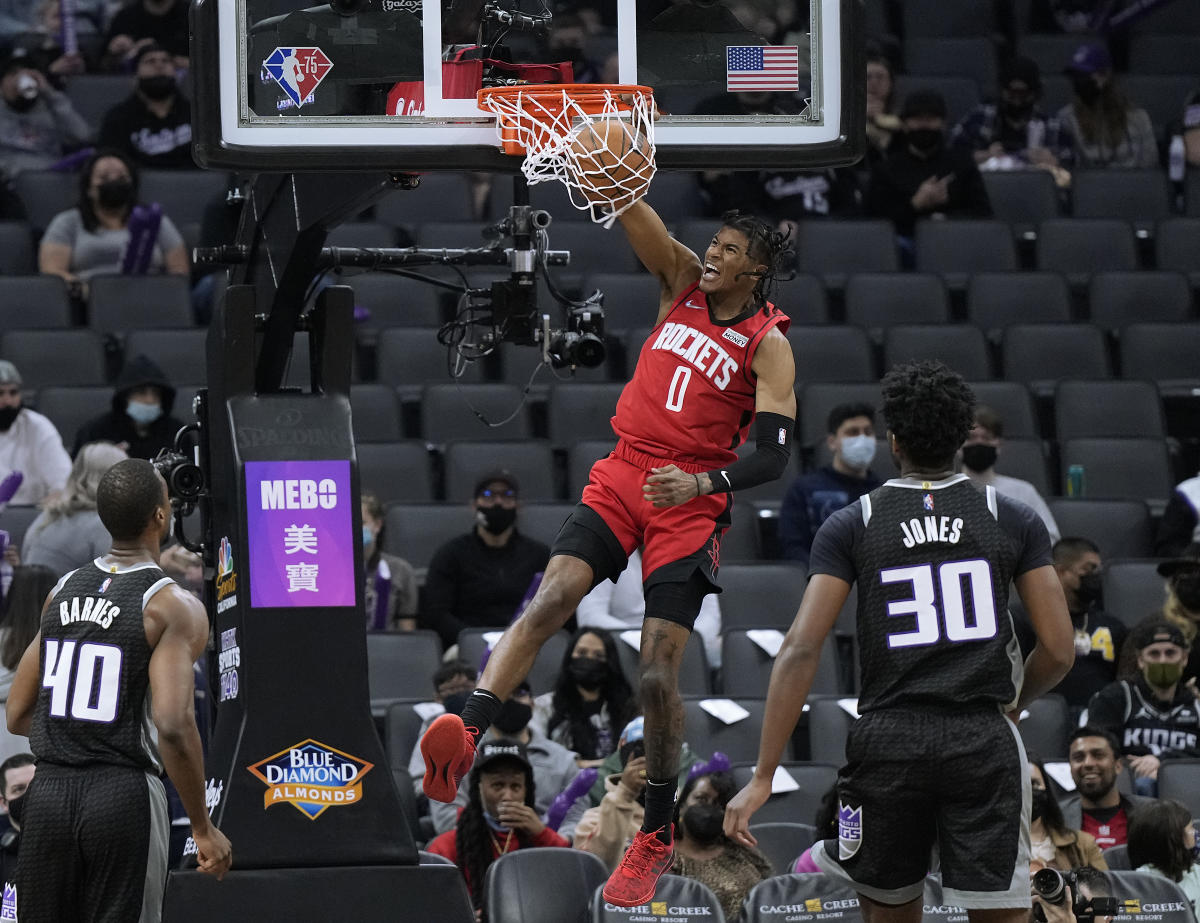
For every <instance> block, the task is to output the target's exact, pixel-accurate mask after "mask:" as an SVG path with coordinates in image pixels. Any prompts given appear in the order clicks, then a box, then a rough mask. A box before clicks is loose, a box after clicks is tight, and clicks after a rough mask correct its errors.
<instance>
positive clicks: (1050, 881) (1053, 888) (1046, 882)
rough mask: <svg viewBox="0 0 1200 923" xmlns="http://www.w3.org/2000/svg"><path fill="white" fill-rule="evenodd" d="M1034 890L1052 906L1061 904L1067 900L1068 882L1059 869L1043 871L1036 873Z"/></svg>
mask: <svg viewBox="0 0 1200 923" xmlns="http://www.w3.org/2000/svg"><path fill="white" fill-rule="evenodd" d="M1033 890H1034V891H1036V892H1037V893H1038V896H1039V897H1040V898H1041V899H1042V900H1044V901H1048V902H1049V903H1051V904H1061V903H1063V902H1064V901H1065V900H1066V899H1067V889H1066V882H1065V881H1064V880H1063V876H1062V873H1061V872H1059V871H1058V869H1050V868H1046V869H1041V870H1040V871H1038V872H1035V873H1034V876H1033Z"/></svg>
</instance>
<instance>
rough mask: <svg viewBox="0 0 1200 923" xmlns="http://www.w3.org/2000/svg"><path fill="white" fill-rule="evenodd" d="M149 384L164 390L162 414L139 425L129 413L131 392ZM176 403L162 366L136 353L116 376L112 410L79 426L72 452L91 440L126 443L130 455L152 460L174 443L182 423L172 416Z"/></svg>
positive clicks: (173, 392)
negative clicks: (127, 406) (145, 423)
mask: <svg viewBox="0 0 1200 923" xmlns="http://www.w3.org/2000/svg"><path fill="white" fill-rule="evenodd" d="M146 385H154V386H155V387H156V388H158V389H159V391H160V392H161V393H162V408H163V412H162V416H160V417H159V418H158V419H157V420H155V421H154V422H153V423H151V424H150V425H149V426H147V427H144V428H140V427H138V426H137V424H135V423H134V422H133V419H132V418H131V417H130V416H129V414H128V413H127V412H126V410H125V408H126V405H127V404H128V403H129V394H130V392H131V391H134V390H136V389H138V388H141V387H144V386H146ZM174 404H175V388H174V387H173V386H172V385H171V383H170V382H169V381H168V380H167V376H166V375H164V374H163V371H162V369H160V368H159V367H158V366H157V365H155V364H154V362H153V361H151V360H150V359H148V358H147V357H146V356H136V357H135V358H133V359H130V360H129V361H128V362H126V363H125V367H124V368H123V369H121V374H120V375H119V376H118V377H117V386H116V390H115V391H114V392H113V399H112V410H110V411H109V412H108V413H105V414H101V415H100V416H98V417H95V418H94V419H92V420H89V421H88V422H87V423H85V424H83V426H81V427H80V428H79V433H78V434H77V435H76V437H75V448H74V449H73V450H72V452H71V454H72V455H77V454H78V453H79V450H80V449H81V448H82V447H83V446H85V445H86V444H87V443H89V442H112V443H115V444H116V445H122V444H124V448H125V451H126V452H128V453H129V457H130V458H145V459H152V458H154V456H156V455H157V454H158V453H159V450H160V449H169V448H171V447H172V446H174V444H175V434H176V433H177V432H179V429H180V427H182V426H183V423H182V422H181V421H180V420H178V419H176V418H175V417H173V416H171V408H172V407H173V406H174Z"/></svg>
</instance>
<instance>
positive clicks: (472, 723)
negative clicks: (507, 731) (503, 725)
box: [460, 689, 504, 746]
mask: <svg viewBox="0 0 1200 923" xmlns="http://www.w3.org/2000/svg"><path fill="white" fill-rule="evenodd" d="M503 704H504V703H503V702H501V701H500V700H499V699H498V698H496V696H495V695H493V694H492V693H490V692H488V691H487V690H486V689H476V690H475V691H474V692H472V693H471V696H470V698H468V699H467V704H466V705H464V706H463V710H462V714H461V715H460V717H461V718H462V722H463V726H464V727H466V729H467V733H468V734H470V735H471V742H472V743H473V744H475V746H479V738H480V737H482V736H483V735H484V733H485V732H486V731H487V729H488V728H490V727H491V726H492V722H493V721H494V720H495V719H496V715H497V714H499V712H500V706H501V705H503Z"/></svg>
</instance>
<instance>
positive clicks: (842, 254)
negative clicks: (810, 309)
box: [796, 220, 900, 289]
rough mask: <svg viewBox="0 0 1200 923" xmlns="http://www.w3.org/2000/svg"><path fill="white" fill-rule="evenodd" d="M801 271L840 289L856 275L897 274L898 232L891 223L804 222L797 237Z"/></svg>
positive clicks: (872, 221) (871, 221)
mask: <svg viewBox="0 0 1200 923" xmlns="http://www.w3.org/2000/svg"><path fill="white" fill-rule="evenodd" d="M796 254H797V256H798V258H799V263H800V271H801V272H809V273H814V274H816V275H818V276H820V277H821V278H822V279H824V280H825V284H826V285H827V286H829V287H830V288H837V289H840V288H842V287H843V286H844V285H845V284H846V277H847V275H849V274H850V273H856V272H896V271H897V270H898V269H899V268H900V263H899V259H898V257H897V255H896V240H895V231H894V229H893V228H892V224H891V222H889V221H882V220H866V221H801V222H800V229H799V231H798V232H797V236H796Z"/></svg>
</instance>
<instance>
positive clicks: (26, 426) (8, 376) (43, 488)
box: [0, 359, 71, 505]
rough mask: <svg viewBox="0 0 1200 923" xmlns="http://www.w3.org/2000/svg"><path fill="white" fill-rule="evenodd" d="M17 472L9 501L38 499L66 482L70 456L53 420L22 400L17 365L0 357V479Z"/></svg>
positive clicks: (30, 501) (59, 488)
mask: <svg viewBox="0 0 1200 923" xmlns="http://www.w3.org/2000/svg"><path fill="white" fill-rule="evenodd" d="M18 472H19V473H20V474H21V476H22V480H21V485H20V487H18V488H17V492H16V493H15V494H13V496H12V498H11V499H10V500H9V501H8V502H9V503H12V504H14V505H32V504H34V503H40V502H41V501H42V500H44V499H45V498H46V497H47V496H48V495H50V494H51V493H53V492H54V491H56V490H62V488H63V485H64V484H66V483H67V475H69V474H70V473H71V457H70V456H69V455H67V450H66V449H64V448H63V441H62V437H61V436H60V435H59V434H58V430H56V429H55V428H54V424H53V423H51V422H50V421H49V420H48V419H46V417H44V416H42V415H41V414H40V413H38V412H37V411H36V410H30V409H29V408H28V407H26V406H24V404H23V403H22V395H21V373H20V372H19V371H17V367H16V366H15V365H13V364H12V363H11V362H9V361H8V360H7V359H0V481H3V480H4V479H5V478H7V477H9V476H10V475H13V474H16V473H18Z"/></svg>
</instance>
